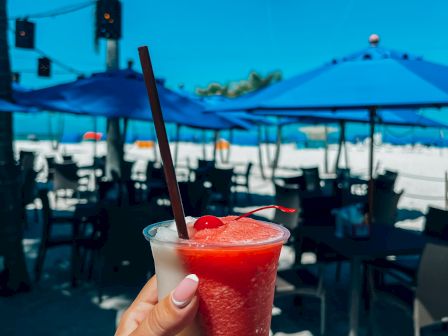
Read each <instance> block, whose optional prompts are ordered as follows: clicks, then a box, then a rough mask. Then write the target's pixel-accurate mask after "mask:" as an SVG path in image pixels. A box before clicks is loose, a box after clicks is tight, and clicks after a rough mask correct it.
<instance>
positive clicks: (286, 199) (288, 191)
mask: <svg viewBox="0 0 448 336" xmlns="http://www.w3.org/2000/svg"><path fill="white" fill-rule="evenodd" d="M274 187H275V197H274V199H275V204H276V205H282V206H285V207H287V208H293V209H297V211H296V212H294V213H284V212H283V211H280V210H278V209H276V210H275V214H274V219H273V220H272V221H273V222H274V223H277V224H281V225H283V226H285V227H286V228H288V229H289V230H290V231H292V230H295V229H296V228H297V227H298V225H299V216H300V197H299V188H297V187H293V186H291V185H284V186H282V185H280V184H278V183H274Z"/></svg>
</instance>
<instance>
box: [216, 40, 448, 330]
mask: <svg viewBox="0 0 448 336" xmlns="http://www.w3.org/2000/svg"><path fill="white" fill-rule="evenodd" d="M369 42H370V43H371V46H370V47H369V48H367V49H364V50H361V51H359V52H356V53H354V54H351V55H348V56H346V57H342V58H340V59H334V60H332V61H331V62H329V63H327V64H325V65H323V66H322V67H320V68H318V69H315V70H312V71H309V72H307V73H305V74H301V75H298V76H295V77H292V78H290V79H288V80H285V81H283V82H280V83H278V84H274V85H272V86H271V87H269V88H267V89H265V90H262V91H259V92H257V93H253V94H251V95H248V96H247V97H245V98H242V99H235V100H234V101H232V102H230V103H228V104H223V105H222V106H220V107H215V108H214V110H238V111H239V110H256V111H260V110H270V111H272V110H275V111H278V110H305V111H306V110H320V111H338V110H358V111H360V110H364V111H368V113H369V123H370V125H371V127H370V137H371V138H373V134H374V131H375V129H374V125H375V122H376V121H377V119H378V115H377V111H378V109H403V108H409V109H415V108H421V107H442V106H448V67H447V66H445V65H441V64H435V63H432V62H428V61H424V60H423V59H422V58H421V57H417V56H413V55H411V54H409V53H406V52H399V51H394V50H389V49H385V48H381V47H378V42H379V38H378V36H376V35H372V36H371V38H370V39H369ZM405 118H406V117H405ZM411 118H413V117H411ZM370 143H371V146H370V155H369V177H370V182H371V183H370V188H369V207H370V209H369V222H370V221H371V216H370V214H371V213H372V209H373V207H372V205H373V193H372V186H373V184H372V175H373V141H371V142H370ZM355 329H356V328H355ZM356 332H357V331H356V330H354V331H353V333H354V334H356Z"/></svg>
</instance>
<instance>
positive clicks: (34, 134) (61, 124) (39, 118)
mask: <svg viewBox="0 0 448 336" xmlns="http://www.w3.org/2000/svg"><path fill="white" fill-rule="evenodd" d="M314 125H316V124H314ZM303 126H305V125H303V124H294V125H288V126H285V127H284V129H283V133H282V140H283V142H284V143H296V144H297V146H298V147H319V146H323V144H324V143H323V141H313V140H309V139H307V137H306V135H305V134H304V133H302V132H300V131H299V128H301V127H303ZM306 126H309V125H306ZM332 127H333V128H334V129H335V130H338V128H337V125H335V126H332ZM89 131H97V132H102V133H103V138H105V132H106V120H105V119H104V118H96V120H95V118H93V117H88V116H76V115H70V114H61V113H49V112H36V113H32V114H24V113H15V114H14V135H15V138H16V139H30V138H34V139H39V140H48V139H52V140H58V141H60V142H62V143H76V142H80V141H82V136H83V134H84V133H85V132H89ZM376 131H377V132H378V133H380V134H381V136H380V137H377V138H381V139H382V142H386V143H391V144H396V145H403V144H415V143H421V144H425V145H431V146H441V147H447V146H448V141H447V139H445V133H446V131H444V130H440V129H422V128H417V127H412V128H411V127H391V126H382V125H378V126H377V127H376ZM167 133H168V137H169V138H170V140H172V141H173V140H176V129H175V127H174V126H173V125H168V126H167ZM126 134H127V135H126V142H128V143H132V142H135V141H136V140H153V139H155V131H154V127H153V124H152V123H150V122H141V121H129V122H128V126H127V133H126ZM368 134H369V128H368V126H367V125H360V124H348V125H347V130H346V138H347V141H350V142H359V141H363V140H364V139H366V137H368ZM213 136H214V134H213V132H212V131H202V130H196V129H191V128H186V127H183V128H182V129H181V134H180V140H181V141H188V142H196V143H200V142H202V141H203V138H204V137H205V139H206V142H211V141H213ZM220 137H221V138H224V139H226V140H231V142H232V143H234V144H238V145H247V146H256V145H257V144H258V132H257V127H254V129H253V130H248V131H234V132H233V139H232V138H231V137H230V134H229V131H222V132H220ZM447 137H448V134H447ZM338 139H339V132H338V131H335V132H332V133H330V134H329V142H330V143H336V142H338ZM262 140H263V142H271V143H274V142H275V141H276V130H275V128H274V127H268V128H267V130H264V131H263V132H262Z"/></svg>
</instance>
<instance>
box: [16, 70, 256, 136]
mask: <svg viewBox="0 0 448 336" xmlns="http://www.w3.org/2000/svg"><path fill="white" fill-rule="evenodd" d="M158 91H159V96H160V102H161V104H162V108H163V111H164V116H165V120H166V121H167V122H170V123H176V124H179V125H185V126H189V127H195V128H202V129H215V130H216V129H218V130H219V129H228V128H250V127H251V124H250V123H249V122H247V121H245V120H241V119H239V118H236V117H232V116H229V117H226V118H221V117H219V116H216V115H213V114H206V113H203V112H204V110H205V107H204V104H203V103H201V102H199V101H195V100H192V99H190V98H189V97H187V96H186V95H182V94H180V93H178V92H174V91H172V90H169V89H168V88H166V87H164V86H163V83H162V82H161V81H159V82H158ZM14 96H15V97H14V98H15V100H16V101H17V102H19V103H20V104H22V105H26V106H35V107H38V108H41V109H45V110H49V111H59V112H68V113H76V114H86V115H92V116H102V117H122V118H128V119H136V120H152V119H151V113H150V111H149V106H148V97H147V94H146V91H145V85H144V82H143V76H142V75H141V74H140V73H137V72H135V71H133V70H132V69H126V70H117V71H107V72H101V73H96V74H93V75H92V76H90V77H87V78H81V79H78V80H76V81H74V82H70V83H67V84H61V85H56V86H53V87H49V88H45V89H40V90H34V91H29V92H16V93H15V95H14Z"/></svg>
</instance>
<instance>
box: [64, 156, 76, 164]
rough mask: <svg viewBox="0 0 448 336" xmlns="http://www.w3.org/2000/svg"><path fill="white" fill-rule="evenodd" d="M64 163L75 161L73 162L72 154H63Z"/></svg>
mask: <svg viewBox="0 0 448 336" xmlns="http://www.w3.org/2000/svg"><path fill="white" fill-rule="evenodd" d="M62 161H63V162H64V163H71V162H74V160H73V155H71V154H63V155H62Z"/></svg>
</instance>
